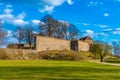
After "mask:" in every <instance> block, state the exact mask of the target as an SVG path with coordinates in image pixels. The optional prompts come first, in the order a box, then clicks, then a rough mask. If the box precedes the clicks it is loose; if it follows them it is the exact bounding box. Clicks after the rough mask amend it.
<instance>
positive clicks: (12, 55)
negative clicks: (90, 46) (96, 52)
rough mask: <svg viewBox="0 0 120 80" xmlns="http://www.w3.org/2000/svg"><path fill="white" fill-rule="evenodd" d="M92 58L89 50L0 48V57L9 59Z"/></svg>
mask: <svg viewBox="0 0 120 80" xmlns="http://www.w3.org/2000/svg"><path fill="white" fill-rule="evenodd" d="M90 58H92V54H91V53H90V52H77V51H69V50H52V51H41V52H36V51H34V50H21V49H0V59H9V60H35V59H48V60H88V59H90Z"/></svg>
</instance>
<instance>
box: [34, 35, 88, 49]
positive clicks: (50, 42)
mask: <svg viewBox="0 0 120 80" xmlns="http://www.w3.org/2000/svg"><path fill="white" fill-rule="evenodd" d="M35 49H36V50H37V51H45V50H76V51H89V44H88V43H86V42H83V41H78V40H76V41H69V40H63V39H57V38H50V37H45V36H36V38H35Z"/></svg>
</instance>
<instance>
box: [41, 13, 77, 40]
mask: <svg viewBox="0 0 120 80" xmlns="http://www.w3.org/2000/svg"><path fill="white" fill-rule="evenodd" d="M41 21H42V22H43V24H40V27H39V29H40V34H41V35H44V36H49V37H55V38H60V39H67V40H73V39H75V38H76V37H78V34H79V30H78V29H77V28H76V27H75V26H74V25H73V24H70V23H68V22H66V21H58V20H55V19H54V18H53V17H52V16H50V15H46V16H44V17H43V18H42V19H41Z"/></svg>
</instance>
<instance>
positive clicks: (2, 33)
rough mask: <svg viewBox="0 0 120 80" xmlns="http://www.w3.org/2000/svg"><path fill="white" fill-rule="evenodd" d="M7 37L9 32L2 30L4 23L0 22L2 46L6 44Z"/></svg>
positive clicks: (0, 41)
mask: <svg viewBox="0 0 120 80" xmlns="http://www.w3.org/2000/svg"><path fill="white" fill-rule="evenodd" d="M6 36H7V32H6V31H4V30H3V28H2V22H1V20H0V44H2V43H3V42H4V38H5V37H6Z"/></svg>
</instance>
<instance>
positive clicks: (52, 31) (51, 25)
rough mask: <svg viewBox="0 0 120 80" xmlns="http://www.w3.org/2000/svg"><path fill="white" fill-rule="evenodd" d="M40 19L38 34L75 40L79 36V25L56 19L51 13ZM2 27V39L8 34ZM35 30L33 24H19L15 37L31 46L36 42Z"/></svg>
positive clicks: (14, 33)
mask: <svg viewBox="0 0 120 80" xmlns="http://www.w3.org/2000/svg"><path fill="white" fill-rule="evenodd" d="M40 21H41V23H39V28H38V32H37V35H40V36H49V37H53V38H59V39H66V40H73V39H76V38H78V36H79V30H78V29H77V27H76V26H75V25H73V24H71V23H69V22H67V21H60V20H56V19H54V18H53V17H52V16H51V15H45V16H44V17H42V18H41V20H40ZM1 29H2V28H0V39H3V38H4V37H5V36H6V35H3V33H4V32H3V30H1ZM34 30H35V29H34V27H33V26H26V27H23V26H17V27H16V29H15V30H14V31H13V37H14V38H16V39H17V40H18V42H19V44H21V43H27V44H29V46H30V48H31V45H32V44H33V43H34V36H35V35H36V33H35V31H34ZM0 41H3V40H0Z"/></svg>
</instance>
